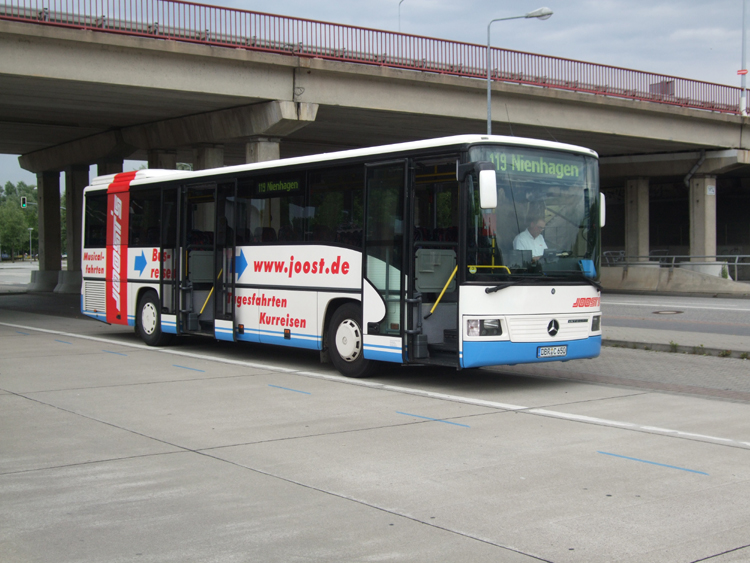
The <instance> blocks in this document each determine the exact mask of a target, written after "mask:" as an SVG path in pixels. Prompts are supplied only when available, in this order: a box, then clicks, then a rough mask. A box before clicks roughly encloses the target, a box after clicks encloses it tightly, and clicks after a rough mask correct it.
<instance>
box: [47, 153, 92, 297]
mask: <svg viewBox="0 0 750 563" xmlns="http://www.w3.org/2000/svg"><path fill="white" fill-rule="evenodd" d="M88 183H89V167H88V166H86V165H82V166H68V167H67V168H66V169H65V220H66V223H65V227H66V230H67V249H66V250H67V254H68V267H67V269H66V270H62V271H61V272H60V277H59V280H58V283H57V287H55V293H80V292H81V281H82V276H81V227H82V224H83V221H82V215H81V213H82V211H83V210H82V207H83V188H85V187H86V186H87V185H88Z"/></svg>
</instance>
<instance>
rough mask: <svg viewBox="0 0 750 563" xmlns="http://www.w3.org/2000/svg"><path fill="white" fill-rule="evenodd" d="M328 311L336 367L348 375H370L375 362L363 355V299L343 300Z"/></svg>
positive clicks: (331, 353) (330, 349)
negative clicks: (360, 300) (361, 300)
mask: <svg viewBox="0 0 750 563" xmlns="http://www.w3.org/2000/svg"><path fill="white" fill-rule="evenodd" d="M329 311H330V318H329V313H328V312H326V319H327V322H326V331H325V334H326V347H327V351H328V355H329V357H330V359H331V362H332V363H333V365H334V367H335V368H336V369H337V370H339V371H340V372H341V373H342V374H344V375H345V376H347V377H368V376H369V375H372V373H373V372H374V371H375V367H376V364H375V362H374V361H372V360H367V359H365V357H364V330H363V328H362V303H361V302H359V301H351V300H344V301H343V302H341V303H339V305H338V306H337V307H336V306H333V307H329Z"/></svg>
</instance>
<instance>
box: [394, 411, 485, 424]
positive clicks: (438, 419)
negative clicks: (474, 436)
mask: <svg viewBox="0 0 750 563" xmlns="http://www.w3.org/2000/svg"><path fill="white" fill-rule="evenodd" d="M396 414H403V415H404V416H413V417H414V418H421V419H422V420H431V421H432V422H442V423H443V424H452V425H453V426H463V427H464V428H471V426H469V425H468V424H459V423H458V422H451V421H450V420H444V419H442V418H430V417H429V416H420V415H418V414H411V413H408V412H401V411H396Z"/></svg>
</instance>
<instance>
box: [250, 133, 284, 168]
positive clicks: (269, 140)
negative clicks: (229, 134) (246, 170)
mask: <svg viewBox="0 0 750 563" xmlns="http://www.w3.org/2000/svg"><path fill="white" fill-rule="evenodd" d="M280 143H281V140H280V139H277V138H273V137H252V138H250V139H248V141H247V143H245V163H246V164H250V163H253V162H266V161H268V160H278V159H279V158H281V151H280V148H279V145H280Z"/></svg>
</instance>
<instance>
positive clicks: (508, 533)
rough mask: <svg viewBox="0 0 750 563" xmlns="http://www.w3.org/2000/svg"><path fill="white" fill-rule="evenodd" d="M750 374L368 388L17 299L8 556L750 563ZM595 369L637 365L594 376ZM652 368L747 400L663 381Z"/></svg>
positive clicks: (509, 375)
mask: <svg viewBox="0 0 750 563" xmlns="http://www.w3.org/2000/svg"><path fill="white" fill-rule="evenodd" d="M28 297H31V296H19V300H18V301H17V303H16V304H17V305H18V306H19V307H21V306H23V302H22V301H23V299H26V298H28ZM3 302H4V303H5V302H6V299H3ZM58 302H59V301H58ZM747 373H748V370H747V363H746V362H744V361H742V360H736V359H731V358H714V357H702V356H701V357H698V356H687V355H674V354H660V353H655V352H646V351H643V350H632V349H624V348H606V349H605V350H604V351H603V354H602V357H601V358H599V359H597V360H583V361H577V362H575V361H574V362H567V363H555V364H547V365H544V366H514V367H506V368H498V369H496V370H465V371H462V372H456V371H455V370H425V369H416V368H413V369H407V368H400V367H393V368H387V369H385V370H384V371H383V372H382V373H381V374H379V375H378V376H377V377H376V378H373V379H370V380H365V381H352V380H345V379H344V378H341V377H339V376H338V375H337V374H336V373H335V372H333V371H332V370H331V369H329V368H328V367H327V366H321V365H320V364H318V363H317V357H316V355H315V354H311V353H309V352H305V351H288V350H283V351H280V350H279V349H278V348H276V349H270V347H261V346H237V345H229V344H226V345H222V344H221V343H212V342H210V341H209V340H207V339H191V340H188V341H187V342H185V343H184V344H183V345H180V346H175V347H170V348H165V349H153V348H147V347H145V346H143V345H142V344H141V343H139V342H138V340H137V339H136V337H135V335H134V334H133V332H132V331H131V330H127V329H123V328H122V327H114V326H108V325H105V324H103V323H98V322H95V321H90V320H87V319H79V318H75V317H72V316H53V315H41V314H36V313H31V312H28V311H22V310H15V309H14V308H13V307H10V308H9V307H3V308H0V428H2V432H0V452H1V453H2V455H0V521H2V522H3V525H2V526H0V553H2V554H3V557H2V559H3V561H4V562H5V561H7V562H8V563H16V562H23V563H26V562H29V561H52V560H54V561H57V562H63V563H64V562H69V561H70V562H73V561H75V562H79V563H80V562H83V563H88V562H100V561H180V562H182V561H284V562H288V561H326V562H331V561H336V562H337V561H382V560H389V561H408V562H411V561H430V562H434V561H441V562H442V561H446V562H447V561H451V562H452V561H509V562H531V561H554V562H556V563H558V562H559V563H566V562H571V563H574V562H575V563H578V562H589V561H590V562H598V561H622V562H651V561H664V562H688V561H697V560H700V559H704V558H709V557H710V558H712V559H711V560H712V561H716V562H717V563H731V562H736V561H742V560H746V559H747V558H748V557H750V547H748V541H747V534H746V525H745V523H746V522H747V521H748V520H749V519H750V506H748V504H747V503H746V502H744V500H743V499H745V498H747V496H748V494H750V485H749V484H750V472H748V469H747V468H748V467H750V425H749V423H748V420H750V419H749V418H748V416H747V409H748V404H747V403H748V402H750V378H749V377H748V376H747ZM709 374H710V377H711V378H712V379H713V378H714V377H716V376H718V375H720V374H721V375H722V376H723V377H724V379H722V380H716V381H712V382H705V379H707V375H709ZM587 375H588V376H591V377H599V378H603V377H605V376H610V377H619V378H621V379H625V378H627V377H631V378H632V379H631V381H630V383H622V382H618V383H617V384H614V385H613V384H611V383H609V382H607V381H602V380H600V381H596V380H595V379H594V380H592V381H585V380H583V381H580V380H579V381H576V378H583V377H585V376H587ZM647 377H650V378H651V379H652V380H653V381H652V382H653V383H659V384H668V383H671V384H673V385H677V384H678V383H680V382H682V384H683V385H684V386H687V385H690V384H692V383H696V382H702V383H701V384H702V385H703V386H704V389H705V390H706V392H708V391H711V389H709V387H708V386H709V385H713V386H714V389H713V390H714V391H717V392H718V391H721V390H723V389H725V388H727V387H729V386H733V391H734V392H735V393H736V395H735V396H734V397H730V399H732V400H730V401H717V400H715V399H714V398H713V397H714V396H715V395H710V394H708V395H707V394H706V393H704V394H701V393H691V394H693V395H695V394H699V395H701V396H689V395H687V394H685V393H684V391H682V390H680V389H674V390H673V391H677V392H670V393H663V392H655V390H654V389H653V388H649V386H648V385H647V381H646V378H647ZM635 378H641V380H642V381H641V384H640V385H639V386H638V387H637V388H636V386H635V385H634V382H635ZM591 382H593V383H596V384H594V385H592V384H591Z"/></svg>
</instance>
